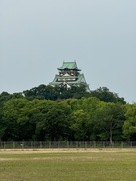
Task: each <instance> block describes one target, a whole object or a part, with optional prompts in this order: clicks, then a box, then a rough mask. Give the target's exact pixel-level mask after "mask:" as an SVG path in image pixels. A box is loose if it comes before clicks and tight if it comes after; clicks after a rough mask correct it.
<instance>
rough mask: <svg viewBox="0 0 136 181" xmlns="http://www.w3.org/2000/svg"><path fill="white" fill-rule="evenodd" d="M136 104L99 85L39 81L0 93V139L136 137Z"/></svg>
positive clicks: (119, 138)
mask: <svg viewBox="0 0 136 181" xmlns="http://www.w3.org/2000/svg"><path fill="white" fill-rule="evenodd" d="M135 123H136V105H135V104H132V105H129V104H125V101H124V99H123V98H119V97H118V96H117V94H114V93H112V92H110V91H109V89H107V88H99V89H98V90H96V91H92V92H91V93H89V92H86V88H85V86H84V85H82V86H79V87H75V86H72V87H71V89H67V88H65V87H51V86H46V85H40V86H39V87H35V88H32V89H30V90H26V91H24V92H23V93H14V94H9V93H7V92H3V93H1V94H0V140H4V141H7V140H15V141H23V140H25V141H27V140H35V141H36V140H41V141H44V140H54V141H58V140H70V141H74V140H78V141H90V140H93V141H98V140H110V141H111V143H112V141H116V140H117V141H118V140H122V139H127V140H136V124H135Z"/></svg>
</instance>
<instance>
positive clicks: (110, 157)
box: [0, 149, 136, 181]
mask: <svg viewBox="0 0 136 181" xmlns="http://www.w3.org/2000/svg"><path fill="white" fill-rule="evenodd" d="M117 180H119V181H136V150H135V149H107V150H106V149H101V150H99V149H98V150H96V149H94V150H93V149H90V150H89V149H88V150H80V149H79V150H76V149H75V150H74V149H73V150H28V151H27V150H20V151H19V150H16V151H13V150H11V151H10V150H8V151H7V150H5V151H4V150H0V181H117Z"/></svg>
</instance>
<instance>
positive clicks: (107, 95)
mask: <svg viewBox="0 0 136 181" xmlns="http://www.w3.org/2000/svg"><path fill="white" fill-rule="evenodd" d="M91 96H94V97H97V98H98V99H100V100H101V101H104V102H115V103H117V102H120V103H122V104H125V103H126V102H125V101H124V98H120V97H118V95H117V94H116V93H113V92H110V91H109V89H108V88H107V87H100V88H98V89H96V90H95V91H91Z"/></svg>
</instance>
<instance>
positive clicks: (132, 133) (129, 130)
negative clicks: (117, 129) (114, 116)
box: [123, 103, 136, 140]
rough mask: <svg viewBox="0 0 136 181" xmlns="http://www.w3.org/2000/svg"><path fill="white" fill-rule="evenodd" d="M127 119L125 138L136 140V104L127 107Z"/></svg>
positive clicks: (124, 128)
mask: <svg viewBox="0 0 136 181" xmlns="http://www.w3.org/2000/svg"><path fill="white" fill-rule="evenodd" d="M125 117H126V121H125V122H124V125H123V133H124V137H125V138H126V139H127V140H136V103H134V104H127V105H126V112H125Z"/></svg>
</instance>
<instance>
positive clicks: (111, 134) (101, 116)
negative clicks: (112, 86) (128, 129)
mask: <svg viewBox="0 0 136 181" xmlns="http://www.w3.org/2000/svg"><path fill="white" fill-rule="evenodd" d="M124 120H125V118H124V108H123V106H122V105H121V104H119V103H104V104H102V106H101V107H100V108H99V109H97V111H96V113H95V122H94V123H95V124H96V128H97V129H98V130H99V133H100V132H101V133H100V134H99V137H100V138H101V139H106V140H109V141H110V143H111V144H112V141H113V139H114V140H115V139H116V140H120V139H122V137H121V135H122V125H123V122H124ZM98 127H99V128H100V129H101V131H100V129H99V128H98Z"/></svg>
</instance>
